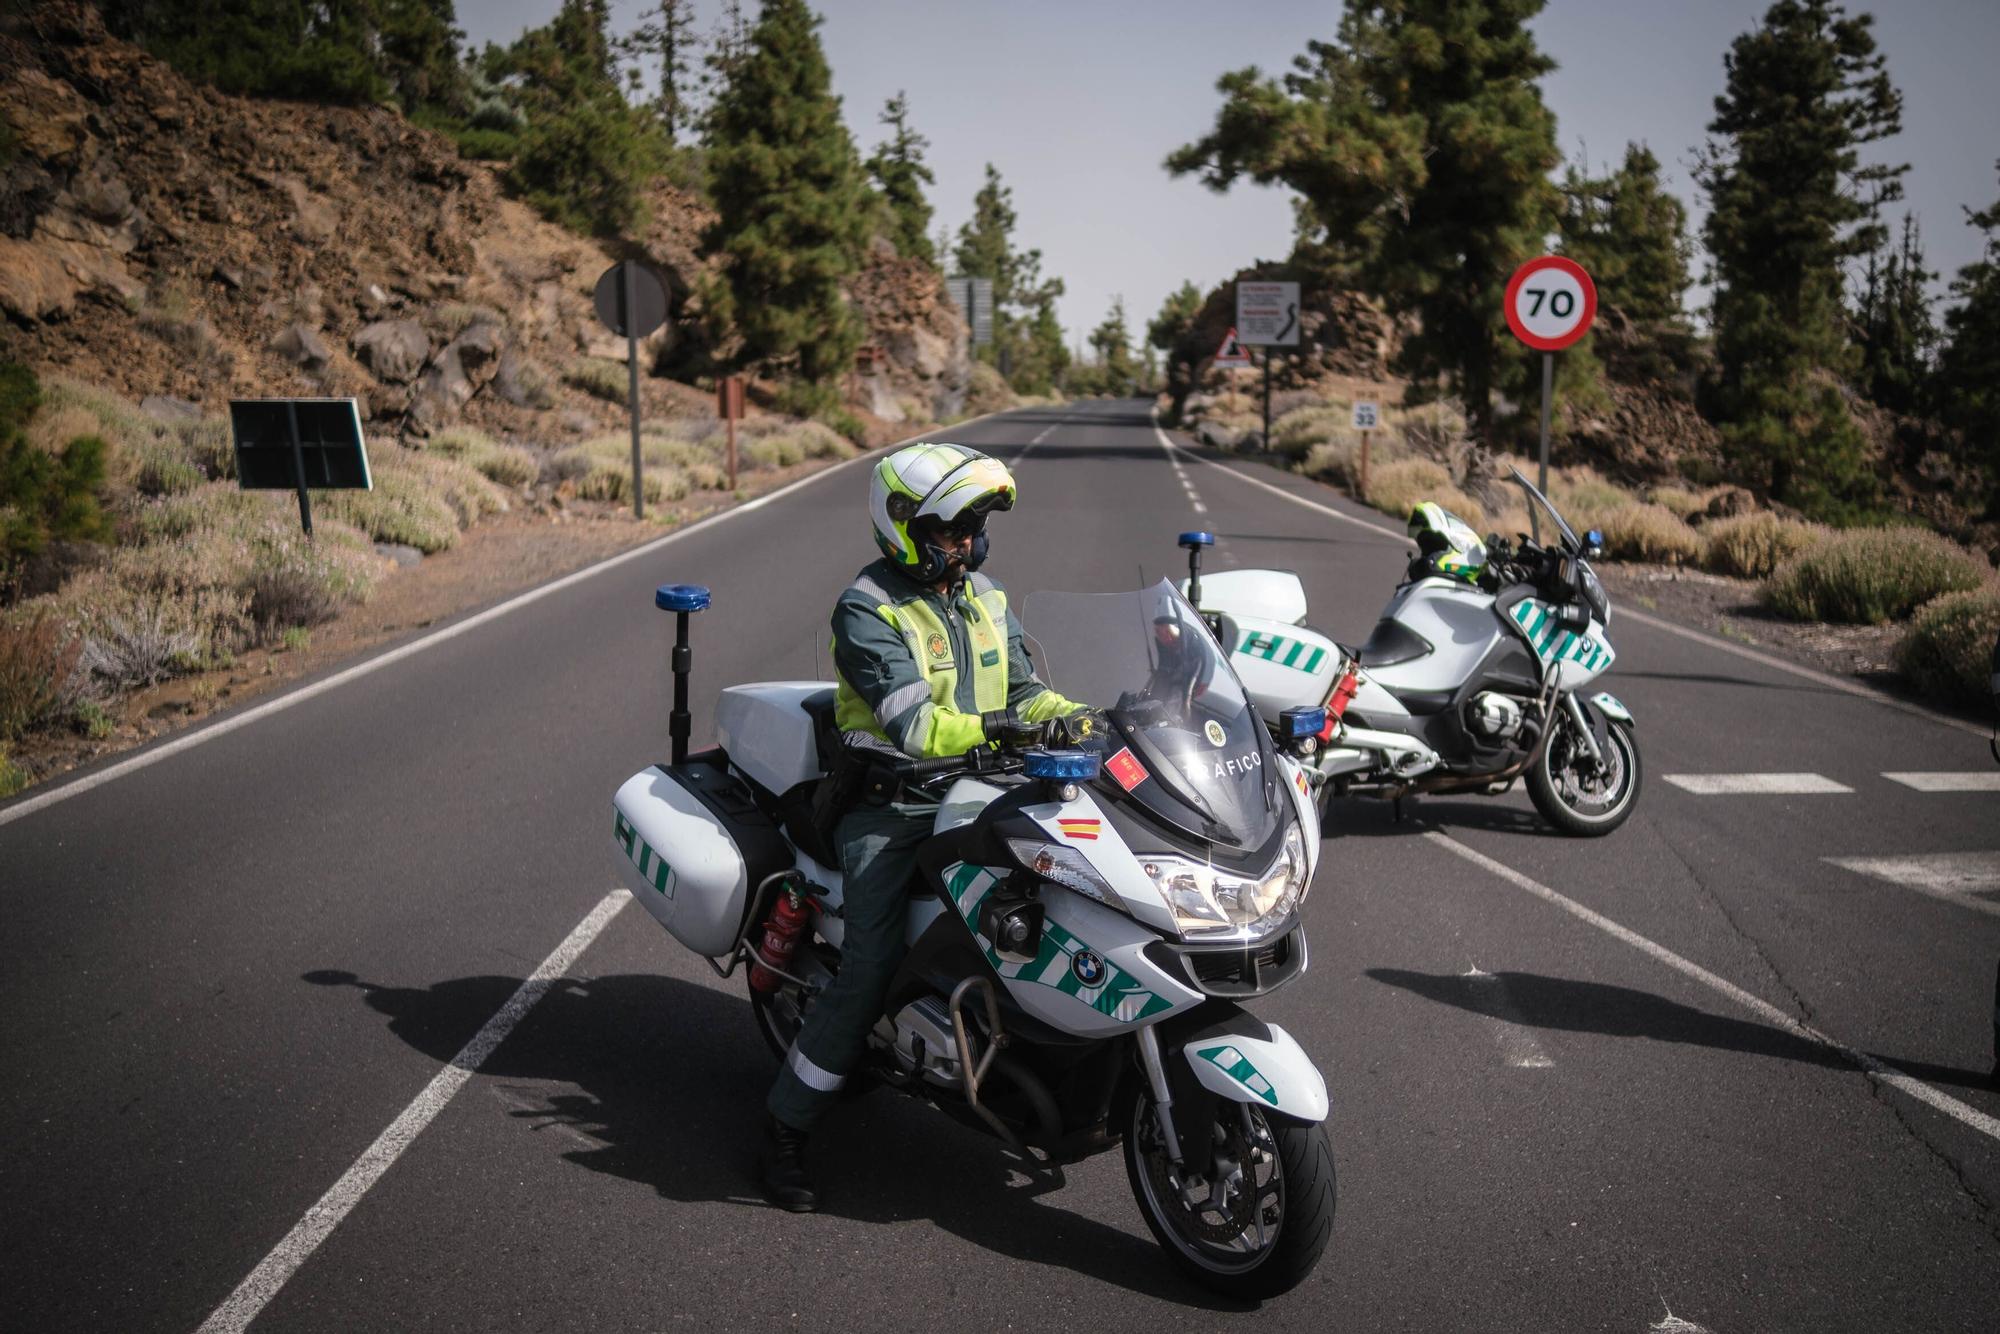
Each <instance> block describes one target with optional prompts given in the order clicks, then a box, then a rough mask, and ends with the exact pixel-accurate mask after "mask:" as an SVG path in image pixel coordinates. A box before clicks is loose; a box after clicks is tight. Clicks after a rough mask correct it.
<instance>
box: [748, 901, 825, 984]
mask: <svg viewBox="0 0 2000 1334" xmlns="http://www.w3.org/2000/svg"><path fill="white" fill-rule="evenodd" d="M811 927H812V905H811V904H810V903H808V902H807V901H806V900H805V899H804V898H801V897H800V896H799V895H797V894H793V893H790V892H785V893H780V894H779V895H778V901H777V902H776V903H774V904H772V905H771V915H770V916H769V917H768V918H766V919H765V921H764V938H763V939H762V940H760V941H758V942H757V949H756V951H755V954H756V957H755V960H754V961H753V962H752V963H751V965H750V987H751V989H752V990H753V991H763V992H771V991H776V990H777V989H778V988H779V987H780V986H782V985H783V984H784V981H785V979H784V978H783V977H780V976H779V973H782V972H788V971H790V969H791V966H792V956H793V955H794V954H796V953H798V948H799V942H800V941H801V940H804V939H805V937H806V933H807V931H808V930H810V929H811ZM773 969H776V970H778V971H777V972H773V971H772V970H773Z"/></svg>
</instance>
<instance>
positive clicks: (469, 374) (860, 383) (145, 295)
mask: <svg viewBox="0 0 2000 1334" xmlns="http://www.w3.org/2000/svg"><path fill="white" fill-rule="evenodd" d="M0 117H4V119H5V120H6V122H7V125H8V126H9V127H10V128H11V130H12V137H13V140H14V150H13V153H12V155H11V157H10V158H9V159H8V160H6V161H4V162H0V312H4V314H5V315H6V317H7V321H8V323H7V325H6V327H5V329H4V330H0V356H7V357H12V358H17V359H21V360H25V361H27V362H28V363H29V364H31V365H33V366H35V367H36V368H37V369H39V370H43V371H47V372H53V373H56V374H60V375H67V376H69V377H72V378H75V379H79V380H84V381H87V382H90V383H94V384H98V385H102V386H105V387H108V388H112V389H114V390H117V391H119V392H121V393H123V394H125V395H126V396H128V397H131V398H134V399H143V398H146V397H154V398H155V399H156V400H161V402H160V403H159V404H158V406H161V407H162V408H163V409H164V410H172V409H173V408H174V406H175V405H174V404H173V403H172V402H171V400H182V401H185V402H188V403H192V404H196V405H198V406H199V407H200V408H201V409H203V410H205V411H211V412H212V411H214V410H216V409H217V408H219V406H220V405H221V403H222V402H223V401H224V400H226V399H228V398H230V397H232V396H235V397H242V396H255V395H288V394H333V395H347V394H352V395H354V396H355V397H356V398H358V399H360V400H361V401H362V403H363V404H364V411H365V413H366V415H367V416H368V417H369V418H370V419H371V422H372V423H373V425H372V428H371V429H372V430H373V431H375V432H377V433H381V432H384V431H393V432H396V433H399V434H401V435H403V436H405V437H420V436H423V435H426V434H428V433H430V432H432V431H435V430H436V429H438V428H439V427H440V426H443V425H446V424H449V423H452V422H456V421H459V420H467V421H470V422H472V423H473V424H476V425H479V426H482V427H484V428H486V429H488V430H491V431H493V432H494V433H496V434H498V435H501V436H502V437H503V438H518V439H523V440H529V441H535V442H541V443H559V442H560V441H561V440H562V439H564V438H567V437H574V436H581V435H584V434H589V433H594V432H597V431H601V430H604V429H607V428H609V427H611V426H613V425H615V423H616V422H617V421H618V420H619V417H620V406H619V405H618V404H616V403H613V402H609V401H606V400H605V399H603V398H600V397H596V396H593V395H592V394H590V393H589V392H587V391H585V390H583V389H581V388H579V387H577V386H576V385H575V384H573V383H572V382H571V381H572V380H576V381H579V382H580V381H584V380H587V379H588V378H589V376H588V374H587V372H588V371H589V370H591V369H593V368H595V369H597V370H598V371H599V372H600V378H602V376H601V372H602V370H603V368H602V366H601V365H595V364H594V363H593V362H592V360H591V359H592V358H607V357H608V358H614V359H616V360H618V361H621V362H622V361H623V359H624V348H623V344H622V340H618V339H614V338H612V337H611V336H610V335H609V334H608V333H607V331H606V330H605V329H604V328H603V326H602V325H600V324H599V323H598V321H597V319H596V316H595V314H594V312H593V310H592V307H591V299H590V293H591V290H592V287H593V285H594V284H595V282H596V280H597V277H598V275H599V274H600V273H601V272H602V271H603V270H604V268H605V267H607V266H608V265H609V264H611V263H612V262H613V261H614V260H616V259H618V258H622V257H626V255H627V254H628V253H630V252H627V251H621V250H618V249H617V248H616V246H615V244H612V243H606V242H603V241H599V240H593V239H587V238H583V237H579V236H577V235H575V234H573V233H570V232H568V231H565V230H564V229H562V228H560V227H557V226H555V225H554V224H552V223H549V222H547V221H545V220H544V219H542V218H541V217H540V216H539V215H538V214H536V213H534V212H533V211H532V210H530V209H529V208H528V207H526V206H525V205H523V204H521V203H519V202H517V201H515V200H512V199H510V198H508V197H507V195H506V192H505V191H504V189H503V188H502V186H501V184H500V181H499V178H498V176H497V174H496V172H495V170H494V168H493V167H491V166H490V165H487V164H481V163H476V162H468V161H465V160H463V159H461V158H460V156H459V154H458V151H457V149H456V147H455V146H454V145H453V144H452V143H451V142H450V141H449V140H448V139H446V138H444V137H442V136H440V135H437V134H433V133H430V132H427V131H423V130H419V129H416V128H414V127H412V126H410V125H409V124H408V123H406V122H405V121H404V120H403V119H402V118H401V117H400V116H399V115H398V114H397V113H395V112H394V111H391V110H388V109H386V108H379V107H378V108H365V109H364V108H346V107H330V106H318V105H311V104H302V103H286V102H274V101H253V100H247V99H243V98H235V97H229V96H225V95H223V94H220V93H217V92H215V91H214V90H213V89H210V88H206V87H203V86H199V85H196V84H192V83H190V82H188V81H187V80H185V79H183V78H181V77H180V76H179V75H178V74H176V73H175V72H174V71H173V70H171V69H170V68H169V67H167V66H166V65H165V64H163V63H161V62H159V61H157V60H154V59H152V58H151V57H149V56H147V55H146V54H144V53H143V52H141V51H139V50H137V49H136V48H134V47H131V46H129V45H127V44H125V43H122V42H119V41H116V40H113V39H111V38H110V37H108V36H107V35H106V34H105V32H104V30H103V27H102V25H101V23H100V22H99V21H98V19H97V17H96V15H95V13H94V12H93V11H92V10H90V9H89V8H87V7H85V6H81V5H77V4H73V3H49V4H42V5H39V6H36V7H34V8H33V9H31V10H29V11H28V12H27V13H26V14H24V15H22V16H20V17H17V18H16V19H14V20H12V21H11V22H10V23H8V24H7V25H6V26H5V27H4V28H3V29H0ZM651 206H652V207H651V218H652V220H651V223H650V225H649V226H648V228H647V229H646V231H645V234H644V235H643V237H641V238H640V239H639V244H638V245H637V246H636V247H634V249H635V250H636V251H637V256H636V257H639V258H643V259H644V260H645V261H646V262H648V263H650V264H651V265H652V266H653V267H654V268H655V269H656V270H657V271H658V272H659V273H660V274H661V275H662V276H663V277H664V278H666V279H667V281H668V283H669V286H670V288H671V289H672V290H673V292H674V293H675V296H676V300H677V303H679V302H680V299H681V297H682V296H683V295H684V294H686V293H688V292H690V291H691V290H692V288H693V286H694V283H695V280H696V278H697V277H698V275H699V272H700V267H701V260H700V259H699V258H698V256H697V253H696V244H697V240H698V237H699V235H700V231H701V228H702V226H703V225H704V224H705V223H706V221H707V215H706V212H705V210H704V209H703V208H702V206H701V204H700V203H699V202H698V201H697V200H695V199H694V198H693V197H691V196H689V195H687V194H686V193H684V192H682V191H679V190H677V189H675V188H674V187H673V186H671V185H669V184H666V183H664V182H663V183H660V184H658V185H656V186H655V187H654V190H653V192H652V198H651ZM913 269H914V270H921V266H912V265H910V264H909V263H907V262H906V261H900V260H897V259H896V258H895V257H894V255H893V253H887V254H884V253H879V252H878V253H877V254H876V255H875V256H874V257H873V258H872V260H871V264H870V267H869V268H868V269H867V270H865V271H864V273H863V274H862V275H861V276H860V278H859V279H858V280H857V281H856V283H855V284H854V289H855V290H854V295H855V298H856V300H857V302H858V304H859V305H860V306H861V308H862V309H863V310H864V311H865V312H866V314H867V316H868V319H869V321H870V342H871V347H873V348H874V349H876V351H877V355H876V356H875V357H874V358H873V359H872V361H871V362H870V364H869V366H868V367H867V368H866V370H865V372H863V371H857V374H856V375H855V376H854V377H852V381H851V383H850V384H849V385H848V386H847V388H848V392H849V397H850V399H851V400H852V401H853V402H854V403H855V405H856V406H857V407H858V408H859V409H860V410H861V411H862V412H863V413H864V415H865V416H866V417H868V418H873V419H874V420H873V421H871V422H870V424H871V425H875V426H880V425H881V423H882V422H884V421H891V422H894V421H908V420H911V419H920V420H929V419H931V418H934V417H937V416H944V415H949V414H951V413H952V412H955V411H956V410H957V407H958V405H959V403H961V402H962V400H963V394H964V386H965V383H966V378H967V371H968V365H967V359H966V352H965V331H964V326H963V323H962V321H960V320H959V318H958V316H957V313H956V311H955V310H953V309H952V308H951V306H950V305H949V303H948V302H946V301H945V300H944V298H943V293H942V291H941V287H940V284H939V283H938V282H937V280H936V277H935V275H932V274H929V273H928V271H921V272H918V271H913ZM698 320H699V307H698V303H697V302H686V303H682V304H681V306H680V311H679V314H678V318H677V320H676V321H670V322H669V324H668V326H667V327H666V328H664V329H662V330H661V331H660V332H659V333H657V334H655V335H654V336H653V337H652V338H651V339H649V340H648V347H647V348H646V349H644V350H643V352H642V356H643V357H644V361H643V362H642V365H643V366H645V367H647V368H651V367H652V366H654V365H655V364H658V363H661V362H662V361H667V362H671V361H672V360H674V357H673V355H672V354H673V349H674V347H675V345H676V344H677V343H678V342H682V341H684V340H687V339H689V338H690V337H692V336H695V335H696V333H698V331H695V330H691V327H690V326H691V324H692V323H693V322H696V321H698ZM621 369H622V368H621ZM644 395H645V398H646V400H647V403H648V407H649V410H651V411H662V410H664V411H675V412H681V413H690V412H701V411H705V410H706V404H707V402H708V395H707V394H705V393H701V392H697V391H696V390H695V389H693V388H692V387H691V386H688V385H685V384H679V383H676V382H674V381H671V380H668V379H665V378H661V377H657V376H648V377H646V381H645V385H644Z"/></svg>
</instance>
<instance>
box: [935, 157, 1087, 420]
mask: <svg viewBox="0 0 2000 1334" xmlns="http://www.w3.org/2000/svg"><path fill="white" fill-rule="evenodd" d="M1016 221H1017V218H1016V216H1015V213H1014V192H1013V191H1012V190H1011V189H1009V188H1008V187H1007V186H1006V185H1004V184H1002V183H1001V180H1000V173H999V172H998V171H997V170H996V169H995V168H994V166H993V164H992V163H990V162H989V163H987V164H986V181H985V184H984V185H982V186H981V187H980V189H979V193H978V194H977V195H975V196H974V197H973V201H972V219H971V221H969V222H967V223H966V224H965V225H964V226H962V227H960V228H959V229H958V245H957V247H956V249H955V251H954V252H953V258H954V260H955V261H956V264H957V268H958V272H959V273H961V274H966V275H969V276H971V277H975V278H991V279H992V280H993V345H992V346H991V347H990V348H982V349H981V350H980V356H981V359H982V360H986V361H989V362H992V363H994V364H997V365H998V366H999V367H1000V369H1001V372H1002V373H1003V374H1005V375H1006V376H1007V382H1008V383H1009V384H1010V385H1012V386H1013V387H1014V388H1015V389H1016V390H1017V391H1018V392H1021V393H1024V394H1039V393H1047V392H1049V389H1050V388H1051V387H1052V386H1053V384H1054V382H1055V380H1056V379H1057V378H1058V377H1060V376H1061V374H1062V372H1063V369H1064V368H1065V367H1066V366H1067V365H1068V364H1069V350H1068V349H1067V348H1065V347H1064V346H1063V341H1062V326H1061V325H1060V323H1058V322H1057V320H1056V317H1055V303H1056V299H1057V298H1058V297H1060V296H1061V295H1062V294H1063V281H1062V279H1060V278H1049V279H1046V280H1045V279H1044V278H1043V277H1042V252H1041V251H1039V250H1025V251H1017V250H1015V249H1014V224H1015V222H1016Z"/></svg>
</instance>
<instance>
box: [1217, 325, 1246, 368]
mask: <svg viewBox="0 0 2000 1334" xmlns="http://www.w3.org/2000/svg"><path fill="white" fill-rule="evenodd" d="M1213 364H1214V365H1217V366H1220V367H1222V368H1224V369H1225V370H1227V369H1232V368H1234V367H1237V366H1248V365H1249V364H1250V349H1249V348H1247V347H1245V346H1243V342H1242V340H1241V339H1239V338H1238V337H1237V336H1236V330H1234V329H1231V330H1230V331H1229V332H1228V333H1226V334H1224V335H1223V336H1222V346H1221V347H1218V348H1217V349H1215V361H1214V363H1213Z"/></svg>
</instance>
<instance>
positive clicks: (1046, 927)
mask: <svg viewBox="0 0 2000 1334" xmlns="http://www.w3.org/2000/svg"><path fill="white" fill-rule="evenodd" d="M1010 874H1012V872H1009V871H996V870H994V869H993V868H992V867H990V866H974V865H971V864H970V863H967V862H954V863H952V864H951V865H950V866H947V867H946V868H945V871H944V885H945V892H946V893H947V894H948V895H950V897H951V903H952V906H953V907H954V908H956V909H957V910H958V915H959V916H960V917H962V918H964V919H965V924H966V925H967V926H968V927H970V928H972V935H973V939H975V940H977V941H978V942H979V948H980V949H981V950H982V951H984V952H985V955H986V962H988V963H990V964H992V965H993V970H994V971H995V972H997V973H999V974H1000V977H1001V979H1002V980H1003V981H1006V982H1031V983H1034V984H1036V985H1038V986H1044V987H1049V988H1051V989H1053V990H1055V991H1059V992H1061V993H1062V994H1063V995H1065V996H1073V997H1075V998H1076V999H1077V1000H1080V1001H1082V1002H1083V1003H1084V1004H1085V1005H1088V1006H1089V1007H1090V1008H1091V1009H1093V1010H1096V1011H1097V1012H1098V1013H1099V1014H1104V1015H1109V1016H1110V1017H1111V1018H1113V1019H1115V1020H1117V1021H1118V1022H1119V1023H1121V1024H1130V1023H1136V1022H1138V1021H1139V1020H1141V1019H1146V1018H1149V1017H1151V1016H1153V1015H1156V1014H1159V1013H1160V1012H1161V1011H1163V1010H1171V1009H1172V1008H1173V1002H1172V1001H1170V1000H1168V999H1167V998H1166V997H1164V996H1160V995H1157V994H1155V993H1153V992H1151V991H1148V990H1146V989H1145V986H1144V985H1143V984H1142V983H1141V982H1140V981H1139V980H1138V979H1137V978H1135V977H1133V976H1132V975H1131V974H1130V973H1127V972H1125V971H1124V970H1123V969H1121V968H1119V967H1118V965H1117V964H1115V963H1113V962H1111V960H1109V959H1104V981H1103V982H1102V983H1101V984H1099V985H1098V986H1094V987H1087V986H1085V985H1084V984H1083V983H1082V982H1081V981H1080V980H1079V979H1078V978H1077V975H1076V970H1075V969H1074V968H1072V967H1071V966H1070V959H1071V957H1072V956H1073V955H1075V954H1076V953H1077V952H1078V951H1079V950H1087V949H1090V947H1089V946H1088V945H1087V944H1085V943H1084V942H1083V941H1081V940H1078V939H1077V938H1076V937H1075V936H1073V935H1071V934H1070V933H1069V932H1068V931H1066V930H1064V929H1063V927H1062V925H1061V923H1059V922H1053V921H1044V922H1043V923H1042V944H1041V949H1040V950H1039V951H1037V952H1036V954H1035V957H1034V958H1032V959H1028V960H1025V961H1023V960H1017V959H1007V958H1003V957H1002V956H1001V954H1000V952H999V951H998V950H996V949H994V948H993V942H992V941H990V940H988V939H987V938H986V937H985V936H983V935H981V934H980V932H979V910H980V909H981V908H984V907H985V906H986V900H987V899H989V898H991V897H992V894H993V887H994V886H995V885H997V884H999V883H1000V881H1001V880H1002V879H1004V878H1005V877H1006V876H1008V875H1010ZM1091 952H1092V953H1093V954H1096V955H1098V957H1099V958H1103V953H1102V951H1098V950H1092V951H1091Z"/></svg>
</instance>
